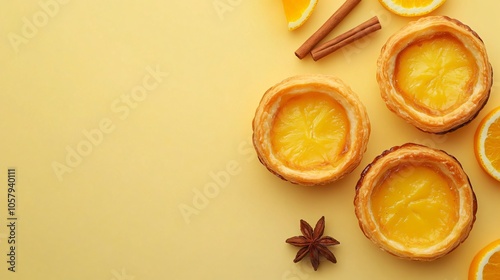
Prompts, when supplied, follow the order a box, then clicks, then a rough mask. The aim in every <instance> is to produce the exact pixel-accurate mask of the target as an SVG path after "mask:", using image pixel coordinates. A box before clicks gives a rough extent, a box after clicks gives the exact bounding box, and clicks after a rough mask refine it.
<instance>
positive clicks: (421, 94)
mask: <svg viewBox="0 0 500 280" xmlns="http://www.w3.org/2000/svg"><path fill="white" fill-rule="evenodd" d="M377 82H378V84H379V87H380V93H381V96H382V98H383V100H384V101H385V103H386V105H387V107H388V108H389V109H390V110H391V111H392V112H394V113H395V114H396V115H398V116H399V117H401V118H402V119H404V120H405V121H406V122H408V123H410V124H412V125H414V126H415V127H417V128H419V129H420V130H422V131H425V132H429V133H437V134H442V133H447V132H451V131H453V130H456V129H458V128H460V127H462V126H464V125H466V124H467V123H469V122H470V121H471V120H473V119H474V118H475V117H476V116H477V114H478V113H479V111H480V110H481V109H482V108H483V106H484V105H485V104H486V102H487V101H488V98H489V94H490V90H491V86H492V83H493V70H492V67H491V65H490V62H489V60H488V55H487V52H486V48H485V45H484V43H483V41H482V40H481V38H480V37H479V36H478V35H477V33H476V32H474V31H473V30H472V29H471V28H470V27H469V26H467V25H465V24H463V23H462V22H460V21H458V20H456V19H451V18H449V17H446V16H428V17H423V18H421V19H419V20H416V21H413V22H410V23H409V24H407V25H406V26H405V27H403V28H402V29H401V30H399V31H398V32H396V33H395V34H393V35H392V36H391V37H390V38H389V39H388V40H387V42H386V43H385V45H384V46H383V47H382V51H381V53H380V56H379V58H378V62H377Z"/></svg>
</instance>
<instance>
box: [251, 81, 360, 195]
mask: <svg viewBox="0 0 500 280" xmlns="http://www.w3.org/2000/svg"><path fill="white" fill-rule="evenodd" d="M314 94H320V95H322V96H323V97H324V98H327V99H328V100H331V101H332V102H335V103H336V104H339V105H340V106H341V107H342V108H343V110H344V111H345V115H346V117H347V119H348V129H347V130H348V131H346V132H345V134H346V137H345V144H344V146H343V148H342V149H341V150H340V154H338V155H334V156H333V157H334V159H332V160H331V161H328V160H325V161H324V162H321V163H319V164H317V165H314V166H312V167H307V168H305V167H301V166H297V165H294V164H293V162H292V163H290V162H288V161H287V160H283V159H282V158H280V157H279V156H277V154H276V151H275V148H274V147H273V144H272V142H273V141H272V130H273V126H274V124H275V121H276V119H277V114H278V113H279V112H280V110H281V108H282V107H284V106H285V105H286V104H287V102H289V101H290V100H292V99H293V98H296V97H301V96H308V95H314ZM252 128H253V144H254V147H255V150H256V152H257V155H258V158H259V160H260V162H261V163H262V164H263V165H264V166H266V167H267V169H268V170H269V171H271V172H272V173H273V174H275V175H276V176H278V177H280V178H282V179H284V180H287V181H289V182H292V183H295V184H300V185H324V184H328V183H331V182H334V181H336V180H338V179H340V178H342V177H343V176H344V175H346V174H348V173H350V172H351V171H352V170H354V169H355V168H356V167H357V166H358V165H359V163H360V161H361V159H362V156H363V154H364V152H365V150H366V146H367V143H368V138H369V135H370V121H369V119H368V115H367V112H366V110H365V107H364V105H363V104H362V103H361V101H360V100H359V98H358V96H357V95H356V94H355V93H354V92H353V91H352V90H351V88H350V87H349V86H347V85H346V84H345V83H344V82H343V81H341V80H340V79H339V78H336V77H333V76H330V75H318V74H310V75H298V76H293V77H290V78H287V79H285V80H283V81H281V82H279V83H277V84H276V85H274V86H272V87H271V88H270V89H269V90H267V91H266V93H265V94H264V96H263V97H262V99H261V101H260V104H259V106H258V107H257V110H256V112H255V117H254V119H253V123H252Z"/></svg>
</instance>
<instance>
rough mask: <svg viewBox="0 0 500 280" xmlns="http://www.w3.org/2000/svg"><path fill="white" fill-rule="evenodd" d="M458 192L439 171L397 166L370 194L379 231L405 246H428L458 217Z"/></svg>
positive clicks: (437, 240)
mask: <svg viewBox="0 0 500 280" xmlns="http://www.w3.org/2000/svg"><path fill="white" fill-rule="evenodd" d="M458 203H459V202H458V194H457V193H456V190H454V189H453V188H452V187H451V186H450V182H449V180H448V179H447V178H446V177H445V175H444V174H442V173H441V172H440V171H438V170H436V169H434V168H432V167H430V166H427V165H417V166H414V165H409V164H406V165H400V166H398V167H397V168H393V169H392V170H389V171H388V172H387V173H385V174H384V177H383V179H382V180H381V182H380V184H379V185H378V186H376V187H375V188H374V189H373V192H372V194H371V208H372V213H373V217H374V220H375V221H376V223H377V224H378V228H379V229H380V231H381V233H382V234H383V235H385V236H386V237H387V238H388V239H390V240H393V241H396V242H398V243H400V244H403V245H404V246H409V247H413V248H427V247H429V246H432V245H434V244H436V243H438V242H439V241H441V240H443V239H444V238H445V237H447V236H448V235H449V234H450V232H451V231H452V229H453V227H454V225H455V224H456V222H457V221H458V218H459V216H458V215H459V210H458V209H459V205H458Z"/></svg>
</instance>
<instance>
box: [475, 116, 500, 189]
mask: <svg viewBox="0 0 500 280" xmlns="http://www.w3.org/2000/svg"><path fill="white" fill-rule="evenodd" d="M474 153H475V155H476V159H477V161H478V162H479V164H480V165H481V167H482V168H483V169H484V171H486V173H488V174H489V175H490V176H492V177H493V178H495V179H496V180H498V181H500V107H498V108H496V109H494V110H493V111H491V112H490V113H489V114H488V115H486V117H484V118H483V120H482V121H481V122H480V123H479V126H478V128H477V130H476V134H475V135H474Z"/></svg>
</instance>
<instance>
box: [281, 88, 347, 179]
mask: <svg viewBox="0 0 500 280" xmlns="http://www.w3.org/2000/svg"><path fill="white" fill-rule="evenodd" d="M348 132H349V121H348V118H347V115H346V112H345V109H344V108H343V107H342V106H341V105H340V104H339V103H338V102H337V101H336V100H334V99H333V98H331V97H329V96H328V95H326V94H322V93H307V94H301V95H298V96H294V97H292V98H290V99H288V100H287V101H286V102H285V103H284V104H282V106H281V107H280V108H279V110H278V112H277V114H276V116H275V119H274V122H273V126H272V129H271V145H272V149H273V150H274V154H275V155H276V156H277V157H278V159H279V160H280V161H281V162H283V163H284V164H285V165H287V166H289V167H293V168H297V169H306V170H307V169H313V168H321V167H324V166H329V165H332V164H333V163H334V162H335V161H336V160H338V159H339V157H340V156H341V154H342V153H344V152H345V151H346V141H347V138H348Z"/></svg>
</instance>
